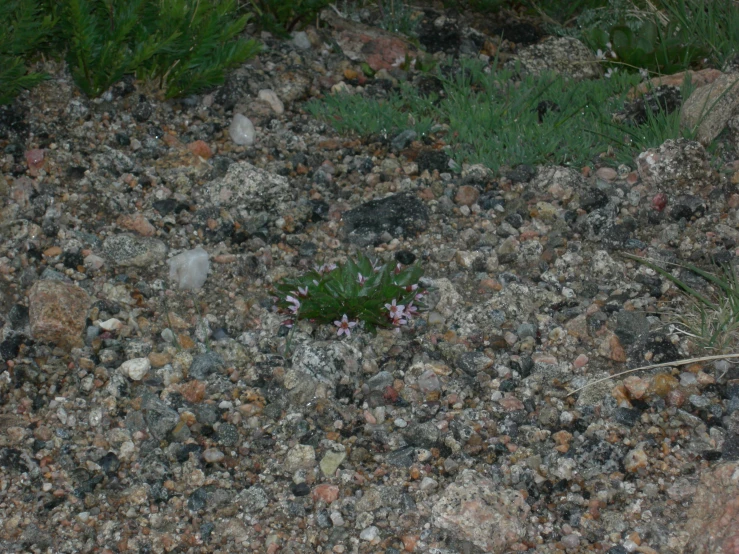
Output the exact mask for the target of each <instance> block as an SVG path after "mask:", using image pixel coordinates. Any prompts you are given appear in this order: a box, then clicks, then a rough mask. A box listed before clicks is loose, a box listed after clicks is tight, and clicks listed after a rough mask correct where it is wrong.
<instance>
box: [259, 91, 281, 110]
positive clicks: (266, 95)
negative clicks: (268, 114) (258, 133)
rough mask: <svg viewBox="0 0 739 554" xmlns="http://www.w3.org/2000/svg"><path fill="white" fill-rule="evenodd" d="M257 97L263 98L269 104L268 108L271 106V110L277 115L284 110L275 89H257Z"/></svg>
mask: <svg viewBox="0 0 739 554" xmlns="http://www.w3.org/2000/svg"><path fill="white" fill-rule="evenodd" d="M259 99H260V100H264V101H265V102H267V104H269V106H270V108H272V111H273V112H275V113H276V114H277V115H282V114H283V113H284V112H285V105H284V104H283V103H282V100H280V99H279V98H278V96H277V94H275V91H273V90H272V89H268V88H265V89H262V90H260V91H259Z"/></svg>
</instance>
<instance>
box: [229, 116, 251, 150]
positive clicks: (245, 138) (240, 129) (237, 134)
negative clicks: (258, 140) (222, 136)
mask: <svg viewBox="0 0 739 554" xmlns="http://www.w3.org/2000/svg"><path fill="white" fill-rule="evenodd" d="M228 135H229V136H230V137H231V140H232V141H233V142H234V144H238V145H239V146H251V145H252V144H254V139H255V137H256V130H255V129H254V124H253V123H252V122H251V120H250V119H249V118H248V117H246V116H245V115H244V114H240V113H237V114H234V116H233V119H232V120H231V125H230V127H229V128H228Z"/></svg>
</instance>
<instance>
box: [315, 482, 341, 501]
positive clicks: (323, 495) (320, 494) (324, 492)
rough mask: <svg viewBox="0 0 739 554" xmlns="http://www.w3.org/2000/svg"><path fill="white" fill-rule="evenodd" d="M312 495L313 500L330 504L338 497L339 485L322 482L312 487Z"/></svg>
mask: <svg viewBox="0 0 739 554" xmlns="http://www.w3.org/2000/svg"><path fill="white" fill-rule="evenodd" d="M312 496H313V500H315V501H318V500H323V501H324V502H325V503H326V504H331V502H333V501H334V500H336V499H338V498H339V487H337V486H336V485H329V484H325V483H324V484H323V485H318V486H317V487H316V488H314V489H313V492H312Z"/></svg>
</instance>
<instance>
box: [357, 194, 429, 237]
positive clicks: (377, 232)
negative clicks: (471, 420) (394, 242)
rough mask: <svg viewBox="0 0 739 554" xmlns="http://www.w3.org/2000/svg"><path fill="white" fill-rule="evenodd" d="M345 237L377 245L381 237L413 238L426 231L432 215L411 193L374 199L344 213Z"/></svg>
mask: <svg viewBox="0 0 739 554" xmlns="http://www.w3.org/2000/svg"><path fill="white" fill-rule="evenodd" d="M343 217H344V233H345V236H346V238H347V239H348V240H349V241H350V242H352V243H354V244H356V245H358V246H368V245H378V244H380V243H381V239H380V236H381V235H382V234H383V233H389V234H390V235H391V236H392V237H400V236H406V237H412V236H415V235H416V234H418V233H420V232H423V231H425V230H426V228H427V226H428V221H429V212H428V209H427V208H426V205H425V204H424V203H423V202H421V200H419V199H418V198H416V197H415V196H413V195H410V194H396V195H393V196H389V197H387V198H383V199H381V200H371V201H370V202H366V203H364V204H362V205H360V206H358V207H356V208H354V209H353V210H349V211H347V212H345V213H344V216H343Z"/></svg>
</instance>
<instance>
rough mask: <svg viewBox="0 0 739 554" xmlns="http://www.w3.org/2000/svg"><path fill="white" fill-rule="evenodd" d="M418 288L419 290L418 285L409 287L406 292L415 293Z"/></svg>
mask: <svg viewBox="0 0 739 554" xmlns="http://www.w3.org/2000/svg"><path fill="white" fill-rule="evenodd" d="M417 288H418V285H408V286H407V287H405V292H413V291H414V290H416V289H417Z"/></svg>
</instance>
